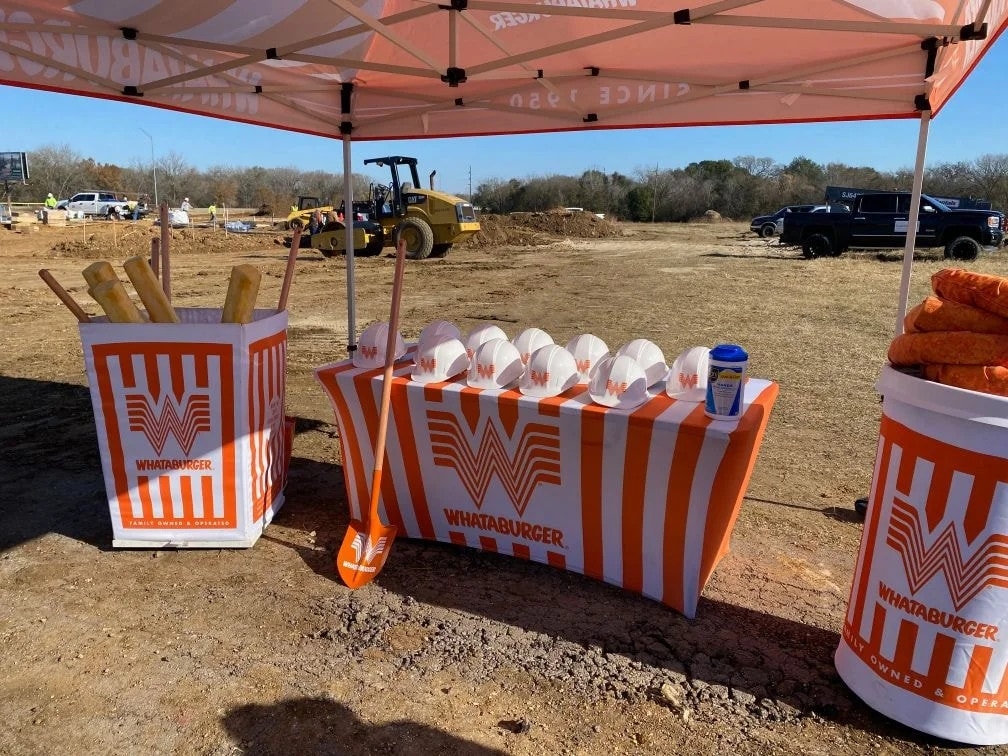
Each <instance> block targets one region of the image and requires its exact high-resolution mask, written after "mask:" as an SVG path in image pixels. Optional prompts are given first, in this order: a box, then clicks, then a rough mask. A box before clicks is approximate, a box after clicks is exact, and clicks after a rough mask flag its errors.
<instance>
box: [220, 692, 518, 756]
mask: <svg viewBox="0 0 1008 756" xmlns="http://www.w3.org/2000/svg"><path fill="white" fill-rule="evenodd" d="M222 722H223V724H224V727H225V729H226V730H227V731H228V733H230V735H231V737H232V738H233V739H234V741H235V742H236V745H237V746H238V747H239V748H240V749H241V751H240V752H241V753H250V754H251V753H254V754H259V756H274V755H275V756H288V755H289V754H298V753H300V754H315V755H316V756H325V755H328V754H331V756H371V755H372V754H376V753H387V754H402V756H414V754H432V755H433V754H437V755H438V756H498V755H500V756H503V754H504V751H499V750H497V749H495V748H487V747H486V746H481V745H478V744H476V743H473V742H471V741H468V740H465V739H463V738H458V737H455V736H453V735H449V734H448V733H446V732H444V731H442V730H438V729H435V728H433V727H429V726H427V725H423V724H418V723H416V722H411V721H408V720H400V721H395V722H389V723H387V724H382V725H369V724H367V723H365V722H362V721H361V720H360V719H359V718H358V717H357V716H356V715H355V714H354V713H353V711H351V710H350V709H349V708H348V707H346V706H344V705H343V704H341V703H338V702H336V701H331V700H328V699H324V698H291V699H287V700H285V701H281V702H280V703H277V704H274V705H270V706H260V705H257V704H247V705H245V706H240V707H237V708H235V709H232V710H231V711H229V712H227V714H225V715H224V717H223V718H222Z"/></svg>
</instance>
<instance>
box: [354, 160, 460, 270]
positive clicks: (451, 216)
mask: <svg viewBox="0 0 1008 756" xmlns="http://www.w3.org/2000/svg"><path fill="white" fill-rule="evenodd" d="M364 165H376V166H378V167H379V168H385V167H388V169H389V171H390V173H391V179H392V180H391V182H390V183H388V184H377V183H373V184H371V186H370V189H369V192H368V198H367V199H366V200H365V201H363V202H354V212H355V213H356V212H364V213H366V214H367V219H368V220H370V221H374V222H376V223H378V224H380V225H381V227H382V230H383V232H384V234H385V244H386V246H391V247H395V246H396V245H397V244H398V243H399V239H400V238H401V239H403V240H404V241H405V242H406V256H407V257H409V258H411V259H413V260H423V259H424V258H426V257H430V256H434V257H444V256H445V255H446V254H448V250H450V249H451V248H452V245H453V244H458V243H459V242H462V241H465V240H466V239H468V238H469V237H470V236H472V235H473V234H475V233H476V232H477V231H479V230H480V224H479V221H477V220H476V212H475V211H474V210H473V206H472V205H471V204H470V203H469V202H467V201H466V200H464V199H462V198H461V197H456V196H454V195H452V194H446V193H444V192H438V191H435V190H434V188H433V185H432V186H431V188H430V189H424V188H423V187H421V186H420V175H419V173H418V172H417V159H416V158H413V157H402V156H401V155H391V156H389V157H380V158H370V159H368V160H365V161H364ZM400 168H408V169H409V173H408V175H400ZM434 173H435V172H432V173H431V182H432V184H433V177H434ZM403 174H405V171H403ZM344 209H345V207H344V205H341V206H340V210H341V211H342V210H344Z"/></svg>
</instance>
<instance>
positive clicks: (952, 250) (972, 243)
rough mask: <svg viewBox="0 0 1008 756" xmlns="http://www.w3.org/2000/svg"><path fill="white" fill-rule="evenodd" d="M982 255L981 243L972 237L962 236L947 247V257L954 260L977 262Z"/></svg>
mask: <svg viewBox="0 0 1008 756" xmlns="http://www.w3.org/2000/svg"><path fill="white" fill-rule="evenodd" d="M979 254H980V243H979V242H977V240H976V239H974V238H972V237H970V236H960V237H958V238H956V239H953V240H952V241H950V242H949V243H948V244H946V245H945V257H951V258H952V259H953V260H966V261H969V260H976V259H977V256H978V255H979Z"/></svg>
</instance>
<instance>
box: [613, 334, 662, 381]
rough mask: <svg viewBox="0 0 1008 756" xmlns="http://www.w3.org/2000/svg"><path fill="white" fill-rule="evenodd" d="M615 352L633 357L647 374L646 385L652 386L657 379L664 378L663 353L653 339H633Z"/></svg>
mask: <svg viewBox="0 0 1008 756" xmlns="http://www.w3.org/2000/svg"><path fill="white" fill-rule="evenodd" d="M616 354H625V355H626V356H627V357H633V358H634V359H635V360H637V362H638V363H640V366H641V367H642V368H644V373H645V375H647V385H648V386H654V385H655V384H656V383H658V382H659V381H662V380H664V379H665V376H666V375H667V374H668V365H666V364H665V355H664V354H663V353H662V350H661V348H660V347H659V346H658V345H657V344H655V343H654V342H653V341H648V340H647V339H634V340H633V341H630V342H628V343H626V344H624V345H623V346H621V347H620V348H619V349H617V350H616Z"/></svg>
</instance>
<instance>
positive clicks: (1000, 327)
mask: <svg viewBox="0 0 1008 756" xmlns="http://www.w3.org/2000/svg"><path fill="white" fill-rule="evenodd" d="M903 328H904V330H905V331H906V332H907V333H914V332H920V331H924V332H930V331H972V332H974V333H1001V334H1008V318H1003V317H1001V316H1000V315H995V314H994V313H992V312H988V311H987V310H981V309H980V308H978V307H973V306H972V305H968V304H962V303H961V302H955V301H953V300H950V299H941V298H940V297H927V298H926V299H925V300H924V301H923V302H921V303H920V304H919V305H917V306H916V307H914V308H913V309H912V310H910V312H908V313H907V315H906V318H905V319H904V321H903Z"/></svg>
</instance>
